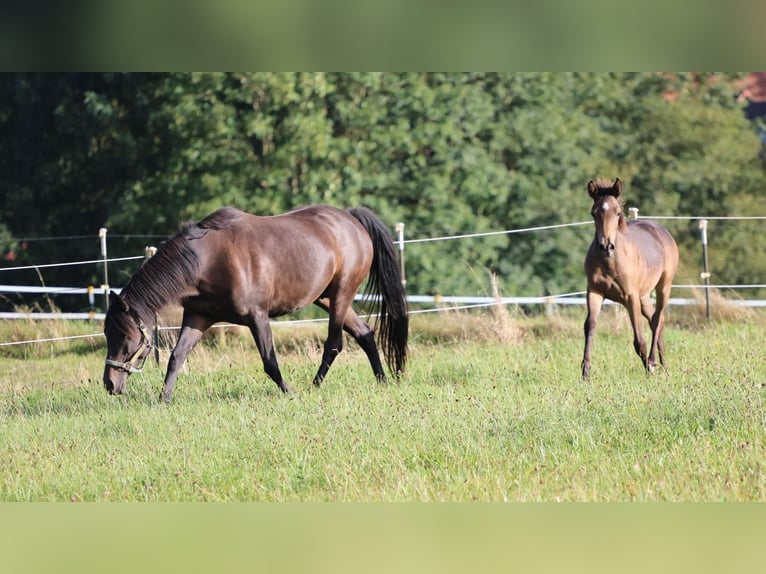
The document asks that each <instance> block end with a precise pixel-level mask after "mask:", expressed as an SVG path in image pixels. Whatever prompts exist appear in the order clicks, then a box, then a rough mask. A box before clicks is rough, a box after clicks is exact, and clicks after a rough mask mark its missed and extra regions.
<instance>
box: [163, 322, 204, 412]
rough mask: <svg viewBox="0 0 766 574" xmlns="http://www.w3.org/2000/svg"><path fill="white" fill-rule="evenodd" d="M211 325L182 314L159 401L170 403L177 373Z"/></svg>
mask: <svg viewBox="0 0 766 574" xmlns="http://www.w3.org/2000/svg"><path fill="white" fill-rule="evenodd" d="M210 325H212V322H211V321H209V320H207V319H203V318H201V317H197V316H193V315H191V314H187V313H184V318H183V323H182V326H181V332H180V333H179V334H178V341H177V342H176V346H175V347H174V348H173V352H172V353H171V354H170V360H169V361H168V370H167V372H166V373H165V383H164V385H163V387H162V392H161V393H160V400H162V401H165V402H166V403H169V402H170V398H171V396H172V394H173V387H174V386H175V384H176V378H177V377H178V371H179V370H180V369H181V367H182V366H183V364H184V361H185V360H186V357H188V356H189V353H190V352H191V350H192V349H193V348H194V345H196V344H197V343H198V342H199V340H200V339H201V338H202V334H203V333H204V332H205V331H206V330H207V329H208V328H209V327H210Z"/></svg>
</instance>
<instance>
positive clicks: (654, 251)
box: [628, 219, 678, 279]
mask: <svg viewBox="0 0 766 574" xmlns="http://www.w3.org/2000/svg"><path fill="white" fill-rule="evenodd" d="M628 233H629V234H631V235H632V237H633V238H634V239H635V241H636V243H637V244H638V246H639V249H640V251H641V253H642V255H643V257H644V259H645V260H646V261H647V264H648V265H649V266H650V267H652V268H662V269H663V271H664V273H665V274H666V275H670V278H671V279H672V277H673V275H674V274H675V272H676V269H678V245H677V244H676V241H675V239H674V238H673V236H672V235H671V233H670V231H668V230H667V229H666V228H665V227H664V226H663V225H661V224H660V223H658V222H656V221H653V220H651V219H637V220H633V221H630V222H628Z"/></svg>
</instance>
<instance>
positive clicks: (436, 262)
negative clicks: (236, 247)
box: [0, 72, 766, 295]
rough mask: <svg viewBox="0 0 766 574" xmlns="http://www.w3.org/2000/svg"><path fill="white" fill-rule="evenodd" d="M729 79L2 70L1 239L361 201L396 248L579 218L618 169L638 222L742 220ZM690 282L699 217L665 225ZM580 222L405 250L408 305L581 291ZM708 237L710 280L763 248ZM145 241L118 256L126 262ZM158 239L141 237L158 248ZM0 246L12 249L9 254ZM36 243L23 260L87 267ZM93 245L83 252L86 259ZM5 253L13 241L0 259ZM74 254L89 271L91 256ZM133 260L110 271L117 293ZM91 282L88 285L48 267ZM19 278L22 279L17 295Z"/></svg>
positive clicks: (751, 267)
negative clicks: (591, 190) (649, 218)
mask: <svg viewBox="0 0 766 574" xmlns="http://www.w3.org/2000/svg"><path fill="white" fill-rule="evenodd" d="M736 79H737V76H736V75H727V74H656V73H610V74H605V73H521V74H520V73H396V74H393V73H349V72H339V73H297V72H296V73H265V72H257V73H194V74H188V73H174V74H106V73H104V74H53V75H48V74H10V75H6V76H3V77H2V78H0V187H1V188H2V190H3V194H2V195H1V196H0V224H4V225H5V226H6V227H7V229H8V230H9V231H10V233H11V234H12V236H13V238H25V237H39V236H41V235H49V236H61V235H83V234H93V235H94V236H95V233H96V231H97V229H98V227H100V226H102V225H103V226H106V227H108V228H109V230H110V233H112V234H115V235H117V234H136V235H138V234H153V235H154V236H159V237H162V236H167V235H170V234H172V233H173V232H175V230H176V229H177V226H178V224H179V222H181V221H183V220H187V219H197V218H200V217H203V216H204V215H206V214H207V213H209V212H210V211H212V210H214V209H216V208H218V207H220V206H222V205H234V206H237V207H240V208H242V209H246V210H249V211H253V212H255V213H260V214H274V213H279V212H283V211H286V210H288V209H291V208H293V207H296V206H299V205H302V204H309V203H329V204H333V205H337V206H341V207H342V206H352V205H358V204H365V205H367V206H369V207H371V208H372V209H374V210H375V211H376V212H377V213H378V214H379V215H380V216H381V217H382V218H383V219H384V221H386V222H387V223H388V224H389V225H390V226H391V227H392V228H393V226H394V225H395V224H396V222H398V221H401V222H404V223H405V224H406V227H405V230H406V237H407V238H425V237H441V236H445V235H455V234H465V233H474V232H484V231H500V230H506V229H518V228H526V227H530V226H540V225H548V224H560V223H569V222H575V221H583V220H587V218H588V208H589V201H588V198H587V196H586V194H585V191H584V189H585V184H586V182H587V181H588V180H589V179H592V178H594V177H599V176H604V177H615V176H620V177H621V178H622V179H623V180H624V181H625V182H626V183H627V188H626V198H627V200H628V203H629V205H635V206H638V207H640V209H641V213H642V214H654V215H700V214H702V215H708V216H712V215H731V214H738V215H744V214H751V213H752V212H750V211H748V212H747V213H744V212H743V211H741V210H751V209H752V210H754V211H753V212H757V213H761V212H762V209H761V208H758V207H757V206H758V205H759V202H758V201H757V199H758V197H759V195H758V194H759V193H760V190H761V189H762V188H763V184H764V170H763V163H762V160H761V158H760V153H761V144H760V142H759V140H758V137H757V135H756V130H755V127H756V126H754V125H751V124H750V123H749V122H748V120H746V119H745V117H744V115H743V113H742V110H741V109H740V107H739V106H740V105H739V104H737V103H736V101H735V98H734V97H733V96H734V94H735V92H736V86H735V84H734V82H735V80H736ZM674 232H676V234H677V238H678V241H679V243H680V245H681V248H682V256H683V259H684V260H685V261H686V264H687V265H688V267H689V268H690V269H695V268H696V266H697V261H698V259H699V256H698V254H697V252H698V250H699V248H698V245H697V237H698V234H697V231H696V229H695V228H694V223H690V224H688V225H687V226H677V227H675V228H674ZM590 235H591V231H590V230H589V229H587V228H567V229H561V230H556V231H550V232H545V233H527V234H520V235H509V236H502V235H501V236H493V237H490V238H481V239H473V240H465V241H442V242H438V243H433V244H413V245H411V246H409V247H408V248H407V251H406V257H407V259H406V262H407V276H408V289H409V290H410V292H413V293H426V292H441V293H445V294H473V293H476V292H477V291H479V290H481V285H483V284H485V283H486V282H485V279H484V278H485V277H486V273H487V271H492V272H495V273H497V274H498V275H499V276H500V279H501V282H502V283H503V286H504V288H505V290H506V292H508V293H513V294H518V295H539V294H543V293H546V292H549V293H555V292H568V291H576V290H580V289H582V287H583V283H584V281H583V277H582V259H583V254H584V252H585V250H586V249H587V245H588V243H589V240H590ZM747 237H748V238H749V243H748V241H747V240H746V239H745V238H744V236H743V235H742V233H741V232H738V231H736V230H735V229H731V230H727V232H726V233H724V234H722V235H720V236H711V248H714V249H717V250H719V253H721V254H723V253H726V256H725V257H724V256H722V255H721V256H718V255H715V256H712V257H711V261H712V262H714V263H715V265H716V266H715V267H714V268H713V272H714V277H719V278H720V279H721V281H725V282H728V283H740V282H746V277H750V278H752V277H758V276H761V277H762V275H763V273H764V272H765V271H766V267H764V263H763V262H762V260H761V259H762V258H760V257H756V256H751V255H749V254H748V253H746V251H748V250H752V252H753V254H757V253H763V252H764V251H766V249H764V247H766V245H763V242H764V241H766V239H763V238H764V237H766V236H765V235H764V234H762V233H755V234H749V235H747ZM147 242H149V241H145V240H140V241H139V240H136V241H134V242H132V243H119V244H112V249H111V251H110V254H112V255H113V256H127V255H137V254H140V253H141V249H142V248H143V245H144V244H145V243H147ZM154 242H155V243H156V241H154ZM4 243H6V244H7V243H9V241H8V240H4ZM83 245H84V244H83V243H72V242H66V241H60V242H47V243H46V242H35V243H34V244H29V245H27V247H26V249H25V250H20V251H19V253H20V256H19V258H18V261H19V262H40V261H43V262H48V261H66V260H77V259H83V258H86V257H83V256H82V255H83V251H84V250H85V248H84V247H83ZM96 245H97V244H96V242H95V240H94V241H93V242H92V243H90V244H88V246H87V249H90V250H91V251H90V252H89V253H90V254H92V255H95V254H96V253H94V252H95V249H96ZM6 248H7V247H6ZM87 258H90V257H87ZM132 269H134V265H131V264H125V265H122V266H120V265H114V270H113V271H112V276H114V277H117V278H119V279H120V282H121V281H122V280H124V278H126V277H127V276H129V275H130V273H131V272H132ZM45 280H46V281H47V282H48V283H50V284H55V283H67V284H70V283H80V284H86V283H95V284H98V283H99V280H98V277H97V273H96V271H94V270H92V269H91V270H87V271H86V270H80V269H71V268H70V269H67V270H65V271H61V270H50V271H46V275H45ZM29 281H30V279H29V278H28V277H27V278H24V279H22V280H20V282H29Z"/></svg>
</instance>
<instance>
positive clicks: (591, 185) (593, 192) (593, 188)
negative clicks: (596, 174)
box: [588, 179, 598, 201]
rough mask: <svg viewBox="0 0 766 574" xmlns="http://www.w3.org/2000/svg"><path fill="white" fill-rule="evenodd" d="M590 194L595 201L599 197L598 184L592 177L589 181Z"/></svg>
mask: <svg viewBox="0 0 766 574" xmlns="http://www.w3.org/2000/svg"><path fill="white" fill-rule="evenodd" d="M588 195H590V198H591V199H592V200H593V201H596V199H598V186H597V185H596V184H595V183H594V181H593V180H592V179H591V180H590V181H589V182H588Z"/></svg>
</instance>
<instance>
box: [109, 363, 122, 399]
mask: <svg viewBox="0 0 766 574" xmlns="http://www.w3.org/2000/svg"><path fill="white" fill-rule="evenodd" d="M109 371H110V369H109V368H107V369H105V370H104V388H105V389H106V392H107V393H109V394H110V395H121V394H122V393H123V392H125V377H124V376H120V375H119V374H118V375H117V377H116V379H114V378H113V377H112V373H110V372H109Z"/></svg>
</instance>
